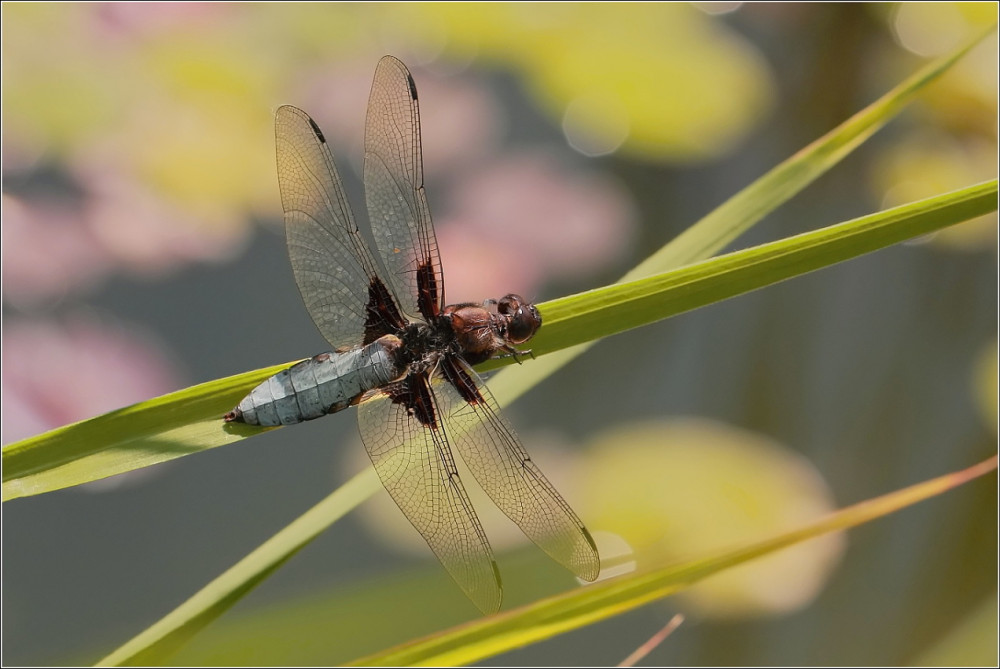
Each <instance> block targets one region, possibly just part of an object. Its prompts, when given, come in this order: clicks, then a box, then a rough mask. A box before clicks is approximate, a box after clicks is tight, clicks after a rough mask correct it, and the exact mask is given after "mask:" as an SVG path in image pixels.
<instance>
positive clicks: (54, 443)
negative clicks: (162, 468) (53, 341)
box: [3, 364, 288, 502]
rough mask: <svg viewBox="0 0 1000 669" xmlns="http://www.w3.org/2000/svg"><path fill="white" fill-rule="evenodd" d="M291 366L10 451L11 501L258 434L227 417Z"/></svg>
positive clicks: (57, 432)
mask: <svg viewBox="0 0 1000 669" xmlns="http://www.w3.org/2000/svg"><path fill="white" fill-rule="evenodd" d="M287 366H288V365H287V364H286V365H277V366H274V367H267V368H265V369H258V370H256V371H253V372H246V373H244V374H237V375H236V376H230V377H227V378H224V379H217V380H215V381H209V382H208V383H202V384H200V385H197V386H192V387H190V388H185V389H184V390H179V391H177V392H174V393H169V394H167V395H163V396H161V397H157V398H154V399H151V400H148V401H145V402H140V403H138V404H133V405H132V406H128V407H125V408H124V409H118V410H117V411H112V412H110V413H106V414H103V415H101V416H97V417H95V418H89V419H87V420H83V421H80V422H78V423H73V424H71V425H66V426H63V427H59V428H56V429H54V430H50V431H48V432H45V433H44V434H40V435H38V436H35V437H30V438H28V439H24V440H22V441H17V442H14V443H11V444H7V445H5V446H4V447H3V501H5V502H6V501H7V500H10V499H15V498H17V497H25V496H28V495H37V494H40V493H44V492H51V491H53V490H60V489H62V488H68V487H70V486H74V485H79V484H81V483H88V482H90V481H96V480H98V479H102V478H106V477H108V476H114V475H115V474H121V473H123V472H128V471H132V470H133V469H140V468H142V467H148V466H149V465H154V464H157V463H160V462H166V461H167V460H173V459H174V458H179V457H181V456H182V455H190V454H191V453H197V452H199V451H203V450H206V449H209V448H215V447H216V446H223V445H225V444H229V443H232V442H234V441H239V440H240V439H243V438H245V437H247V436H251V435H253V434H257V433H259V432H260V431H261V428H249V427H247V426H244V425H231V426H229V427H226V426H225V425H224V423H223V422H222V415H223V414H224V413H226V412H227V411H229V410H230V409H232V408H233V407H234V406H236V404H237V403H238V402H239V401H240V400H241V399H242V398H243V396H244V395H246V393H247V390H248V389H249V388H252V387H253V386H255V385H256V384H258V383H260V382H261V381H263V380H264V379H266V378H267V377H268V376H270V375H272V374H275V373H277V372H278V371H280V370H281V369H283V368H285V367H287Z"/></svg>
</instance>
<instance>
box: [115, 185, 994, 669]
mask: <svg viewBox="0 0 1000 669" xmlns="http://www.w3.org/2000/svg"><path fill="white" fill-rule="evenodd" d="M996 200H997V182H996V181H993V182H990V183H987V184H982V185H979V186H973V187H970V188H966V189H963V190H961V191H957V192H956V193H951V194H948V195H943V196H939V197H936V198H931V199H929V200H924V201H922V202H917V203H914V204H910V205H905V206H903V207H897V208H896V209H891V210H889V211H886V212H881V213H878V214H874V215H872V216H865V217H863V218H860V219H857V220H855V221H850V222H847V223H841V224H839V225H834V226H831V227H829V228H824V229H822V230H817V231H815V232H810V233H806V234H803V235H798V236H796V237H792V238H790V239H785V240H781V241H779V242H772V243H770V244H764V245H761V246H758V247H755V248H751V249H746V250H742V251H737V252H735V253H730V254H728V255H725V256H720V257H718V258H713V259H711V260H707V261H705V262H702V263H697V264H695V265H689V266H688V267H683V268H681V269H679V270H674V271H673V272H667V273H664V274H661V275H657V276H654V277H649V278H647V279H640V280H638V281H633V282H629V283H626V284H617V285H614V286H609V287H607V288H602V289H600V290H596V291H590V292H588V293H582V294H581V295H577V296H573V297H569V298H565V299H564V300H559V301H556V302H553V303H551V304H552V307H551V309H552V314H553V318H552V321H553V326H552V327H553V329H554V331H555V332H556V334H555V335H554V337H553V339H554V341H553V342H551V343H549V344H547V345H546V346H547V348H546V350H555V349H557V348H558V347H559V346H561V345H570V344H572V343H575V339H574V337H580V336H583V337H592V338H598V337H603V336H606V335H608V334H612V333H613V332H615V331H619V330H621V329H626V328H629V327H637V326H638V325H641V324H644V323H648V322H651V321H653V320H658V319H660V318H664V317H666V315H671V314H674V313H680V312H681V311H686V310H689V309H694V308H696V307H698V306H702V305H703V304H708V303H710V302H714V301H717V300H719V299H725V298H726V297H732V296H734V295H738V294H741V293H745V292H748V291H751V290H755V289H756V288H759V287H761V286H763V285H766V284H769V283H774V282H777V281H781V280H783V279H786V278H788V277H790V276H795V275H798V274H802V273H805V272H809V271H812V270H814V269H818V268H820V267H825V266H828V265H830V264H833V263H835V262H840V261H842V260H846V259H848V258H853V257H856V256H858V255H861V254H863V253H867V252H869V251H872V250H875V249H878V248H882V247H884V246H888V245H891V244H895V243H897V242H899V241H901V240H903V239H908V238H911V237H915V236H919V235H922V234H926V233H928V232H931V231H933V230H937V229H940V228H941V227H944V226H947V225H950V224H952V223H955V222H957V221H959V220H966V219H968V218H972V217H975V216H978V215H980V214H981V213H982V212H984V211H989V210H991V209H995V208H996V204H997V203H996ZM546 313H548V312H546ZM546 318H548V316H546ZM546 327H549V326H548V325H547V326H546ZM578 327H580V328H584V329H585V330H586V334H584V335H579V334H577V328H578ZM347 485H348V486H350V488H351V491H352V492H351V493H350V494H349V495H348V494H346V493H345V494H344V495H343V496H342V497H338V498H337V501H334V500H333V497H334V496H337V495H339V494H340V491H338V492H336V493H334V495H331V497H330V498H328V499H327V500H326V501H324V502H321V503H320V504H318V505H317V506H315V507H313V509H311V510H310V511H308V512H307V513H306V515H305V516H303V517H302V518H300V519H299V520H297V521H296V522H295V523H293V524H292V525H290V526H289V527H288V528H286V529H285V530H283V531H282V532H281V533H280V534H279V535H277V536H275V537H274V538H272V539H271V540H270V541H268V542H267V543H266V544H265V545H264V546H262V547H261V548H260V549H258V550H257V551H255V552H254V553H252V554H251V555H250V556H248V557H247V558H245V559H244V560H243V561H241V562H240V563H239V564H238V565H236V566H235V567H233V568H232V569H230V570H229V571H227V572H226V573H225V574H224V575H223V576H222V577H220V578H219V579H217V580H216V581H214V582H213V583H212V584H210V585H209V586H207V587H206V588H204V589H203V590H202V591H201V592H199V593H198V594H196V595H195V596H194V597H192V598H191V599H190V600H188V601H187V602H185V603H184V604H183V605H182V606H181V607H180V608H178V609H176V610H175V611H173V612H171V613H170V614H169V615H168V616H167V617H165V618H164V619H162V620H161V621H159V622H158V623H156V624H155V625H154V626H153V627H151V628H149V629H148V630H146V631H145V632H143V633H142V634H140V635H139V636H137V637H135V638H134V639H132V640H131V641H129V642H128V643H127V644H126V645H125V646H123V647H122V648H121V649H119V650H117V651H115V652H114V653H113V654H112V655H110V656H108V658H105V660H103V661H102V664H121V663H139V664H141V663H148V662H152V661H154V659H156V658H162V657H164V656H165V654H166V653H167V652H168V651H169V650H170V649H172V648H174V647H176V645H177V644H178V643H179V642H180V641H182V640H184V639H186V638H187V637H189V636H190V635H191V634H193V633H194V631H196V630H197V629H199V628H200V627H203V626H205V625H207V624H208V623H209V622H210V621H211V620H212V619H214V618H215V617H217V616H218V615H221V613H222V612H223V611H225V610H226V609H227V608H228V607H229V606H231V605H232V603H234V602H235V601H236V599H238V598H239V597H240V596H242V595H243V594H244V593H245V592H246V591H247V590H249V588H250V587H252V586H253V585H256V584H257V583H258V582H259V581H260V580H262V579H263V578H264V577H265V576H267V575H268V574H269V573H270V572H271V571H272V570H273V569H274V568H276V567H277V565H279V564H281V563H282V562H283V561H284V560H286V559H288V557H290V556H291V555H293V554H294V553H295V552H297V551H298V550H299V549H300V548H301V547H302V546H303V545H305V544H306V543H308V542H309V541H311V540H312V539H313V538H315V537H316V536H317V535H318V534H319V532H321V531H322V529H324V528H325V527H327V526H328V525H330V524H332V523H333V522H334V521H336V520H337V519H338V518H340V517H341V516H342V515H343V513H344V511H345V509H344V508H343V506H342V504H343V503H348V502H350V503H352V504H353V503H359V502H360V501H361V500H362V499H364V498H365V497H367V496H368V494H370V493H371V492H372V491H374V490H377V489H378V481H377V479H376V478H375V476H374V474H373V473H372V472H371V471H366V474H365V475H361V476H358V477H355V478H354V479H353V480H352V481H351V482H350V483H349V484H347ZM352 500H353V501H352ZM282 548H283V549H284V551H285V552H284V553H282V552H281V551H282ZM720 568H721V567H720ZM602 587H604V586H595V587H594V588H588V589H587V591H588V592H591V591H599V590H598V589H599V588H602ZM492 619H493V618H491V620H492Z"/></svg>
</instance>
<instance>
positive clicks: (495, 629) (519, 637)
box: [352, 456, 997, 666]
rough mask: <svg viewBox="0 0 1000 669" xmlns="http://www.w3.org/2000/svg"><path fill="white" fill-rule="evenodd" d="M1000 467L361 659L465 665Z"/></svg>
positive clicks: (975, 469)
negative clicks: (733, 548)
mask: <svg viewBox="0 0 1000 669" xmlns="http://www.w3.org/2000/svg"><path fill="white" fill-rule="evenodd" d="M996 467H997V456H993V457H991V458H989V459H988V460H985V461H983V462H981V463H979V464H977V465H973V466H972V467H969V468H968V469H964V470H962V471H958V472H954V473H952V474H946V475H944V476H941V477H938V478H935V479H931V480H929V481H925V482H923V483H918V484H916V485H913V486H910V487H909V488H904V489H902V490H898V491H896V492H892V493H889V494H887V495H883V496H881V497H876V498H874V499H870V500H868V501H865V502H861V503H859V504H855V505H854V506H850V507H847V508H845V509H842V510H841V511H838V512H837V513H834V514H832V515H830V516H828V517H826V518H824V519H822V520H819V521H817V522H815V523H810V524H808V525H805V526H803V527H801V528H800V529H798V530H795V531H793V532H788V533H785V534H781V535H778V536H775V537H772V538H770V539H766V540H764V541H760V542H755V543H752V544H749V545H746V546H743V547H741V548H737V549H735V550H730V551H726V552H723V553H719V554H716V555H713V556H710V557H706V558H703V559H699V560H693V561H691V562H686V563H684V564H680V565H674V566H669V567H664V568H662V569H657V570H655V571H651V572H648V573H644V574H636V575H634V576H626V577H621V578H616V579H613V580H610V581H606V582H604V583H598V584H596V585H593V586H589V587H586V588H580V589H577V590H574V591H572V592H569V593H566V594H564V595H558V596H556V597H551V598H549V599H546V600H543V601H540V602H537V603H535V604H531V605H529V606H524V607H521V608H520V609H517V610H514V611H509V612H506V613H501V614H498V615H494V616H490V617H487V618H483V619H481V620H477V621H475V622H471V623H467V624H465V625H461V626H459V627H455V628H452V629H451V630H447V631H445V632H442V633H440V634H435V635H433V636H430V637H426V638H424V639H420V640H417V641H412V642H410V643H407V644H403V645H401V646H397V647H396V648H392V649H389V650H387V651H385V652H382V653H376V654H374V655H370V656H368V657H364V658H360V659H358V660H356V661H355V662H354V663H352V664H353V665H355V666H460V665H469V664H472V663H473V662H477V661H479V660H482V659H484V658H487V657H492V656H494V655H498V654H500V653H502V652H505V651H508V650H513V649H514V648H520V647H522V646H525V645H527V644H531V643H535V642H538V641H541V640H543V639H548V638H550V637H553V636H555V635H557V634H561V633H562V632H566V631H569V630H571V629H576V628H579V627H583V626H584V625H587V624H590V623H593V622H596V621H598V620H603V619H606V618H610V617H612V616H614V615H618V614H620V613H624V612H626V611H630V610H632V609H635V608H638V607H639V606H642V605H643V604H647V603H649V602H652V601H654V600H657V599H661V598H663V597H667V596H668V595H671V594H673V593H674V592H677V591H678V590H680V589H682V588H685V587H687V586H689V585H690V584H692V583H695V582H697V581H699V580H701V579H703V578H705V577H707V576H710V575H712V574H715V573H718V572H719V571H722V570H723V569H727V568H730V567H733V566H735V565H739V564H742V563H744V562H747V561H749V560H752V559H754V558H757V557H761V556H763V555H767V554H768V553H771V552H773V551H776V550H780V549H782V548H785V547H787V546H791V545H794V544H796V543H798V542H800V541H805V540H806V539H811V538H813V537H816V536H819V535H821V534H825V533H827V532H834V531H838V530H846V529H848V528H851V527H855V526H857V525H860V524H862V523H866V522H869V521H871V520H874V519H876V518H880V517H882V516H885V515H888V514H890V513H893V512H895V511H898V510H900V509H903V508H906V507H907V506H910V505H913V504H916V503H917V502H920V501H923V500H925V499H928V498H930V497H933V496H935V495H939V494H941V493H943V492H945V491H947V490H950V489H952V488H954V487H956V486H959V485H961V484H963V483H966V482H967V481H970V480H972V479H974V478H976V477H979V476H982V475H984V474H987V473H989V472H991V471H993V470H995V469H996Z"/></svg>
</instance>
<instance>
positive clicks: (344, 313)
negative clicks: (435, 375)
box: [274, 106, 406, 348]
mask: <svg viewBox="0 0 1000 669" xmlns="http://www.w3.org/2000/svg"><path fill="white" fill-rule="evenodd" d="M274 135H275V145H276V150H277V158H278V187H279V189H280V190H281V206H282V209H284V212H285V234H286V238H287V242H288V255H289V257H290V258H291V262H292V271H293V272H294V273H295V282H296V283H297V284H298V286H299V292H300V293H301V294H302V300H303V301H304V302H305V304H306V309H307V310H308V311H309V315H310V316H312V319H313V321H315V323H316V326H317V327H318V328H319V330H320V332H321V333H322V334H323V336H324V337H326V339H327V340H328V341H329V342H330V343H331V344H333V346H334V348H346V347H351V346H356V345H359V344H367V343H370V342H372V341H374V340H375V339H378V338H379V337H380V336H382V335H383V334H390V333H395V332H397V331H398V330H399V329H401V328H402V327H404V326H405V325H406V322H405V321H404V320H403V317H402V314H401V313H400V310H399V308H398V307H397V303H396V301H395V300H394V296H393V295H392V292H391V291H392V288H391V287H387V286H386V285H385V284H384V283H382V281H381V280H380V279H379V278H378V275H377V274H376V267H377V264H376V261H375V259H374V256H373V255H372V253H371V251H370V250H369V248H368V245H367V244H366V243H365V241H364V239H363V238H362V237H361V235H360V234H359V232H358V227H357V225H356V224H355V222H354V215H353V214H352V213H351V208H350V206H349V205H348V203H347V198H346V197H345V195H344V189H343V186H342V185H341V182H340V176H339V175H338V173H337V168H336V166H335V165H334V163H333V154H332V153H331V151H330V147H329V146H328V145H327V143H326V139H325V138H324V137H323V133H322V132H321V131H320V129H319V126H317V125H316V123H315V122H314V121H313V120H312V119H311V118H309V115H308V114H306V113H305V112H303V111H302V110H300V109H296V108H295V107H291V106H284V107H280V108H279V109H278V111H277V113H276V114H275V117H274Z"/></svg>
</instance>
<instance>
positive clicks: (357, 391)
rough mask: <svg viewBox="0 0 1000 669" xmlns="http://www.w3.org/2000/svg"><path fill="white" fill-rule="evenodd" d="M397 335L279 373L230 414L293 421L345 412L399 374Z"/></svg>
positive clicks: (255, 421) (263, 421) (255, 420)
mask: <svg viewBox="0 0 1000 669" xmlns="http://www.w3.org/2000/svg"><path fill="white" fill-rule="evenodd" d="M398 345H399V339H398V338H396V337H394V336H392V335H386V336H384V337H382V338H380V339H378V340H376V341H374V342H372V343H371V344H368V345H367V346H365V347H363V348H358V349H353V350H350V351H344V352H340V353H320V354H319V355H317V356H314V357H312V358H309V359H308V360H303V361H302V362H299V363H296V364H295V365H292V366H291V367H289V368H288V369H286V370H283V371H281V372H278V373H277V374H275V375H274V376H272V377H270V378H269V379H267V380H266V381H264V382H263V383H261V384H260V385H259V386H257V387H256V388H254V389H253V390H252V391H250V394H249V395H247V396H246V397H244V398H243V401H241V402H240V403H239V405H238V406H237V407H236V408H235V409H234V410H233V411H231V412H229V413H228V414H226V416H225V419H226V420H227V421H240V422H244V423H247V424H249V425H264V426H275V425H292V424H294V423H301V422H302V421H305V420H312V419H313V418H319V417H320V416H325V415H326V414H328V413H334V412H337V411H341V410H343V409H346V408H347V407H349V406H351V405H352V404H354V403H356V402H357V400H358V398H359V397H360V396H361V395H363V394H364V393H365V392H367V391H369V390H372V389H374V388H378V387H380V386H384V385H385V384H387V383H390V382H391V381H393V380H395V379H397V378H399V376H400V375H401V374H402V373H403V372H404V371H405V369H398V367H397V365H396V363H395V361H394V358H393V355H392V352H393V351H394V350H395V348H396V347H398Z"/></svg>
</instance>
